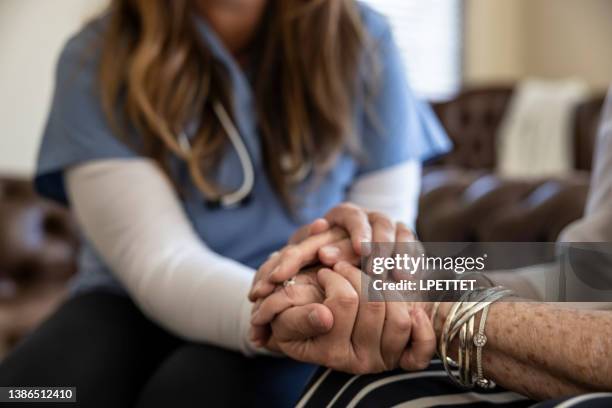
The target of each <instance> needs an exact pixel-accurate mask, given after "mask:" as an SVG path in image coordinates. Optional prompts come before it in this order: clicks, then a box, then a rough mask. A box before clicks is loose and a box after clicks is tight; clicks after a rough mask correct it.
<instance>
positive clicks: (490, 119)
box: [433, 87, 512, 169]
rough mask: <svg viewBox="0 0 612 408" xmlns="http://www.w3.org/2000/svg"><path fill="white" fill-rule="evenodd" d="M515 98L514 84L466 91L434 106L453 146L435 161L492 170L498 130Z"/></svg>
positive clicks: (468, 167)
mask: <svg viewBox="0 0 612 408" xmlns="http://www.w3.org/2000/svg"><path fill="white" fill-rule="evenodd" d="M511 97H512V88H511V87H495V88H486V89H471V90H466V91H464V92H462V93H461V94H459V95H458V96H456V97H455V98H453V99H452V100H450V101H447V102H443V103H438V104H434V105H433V109H434V111H435V112H436V114H437V115H438V118H439V119H440V121H441V122H442V125H443V126H444V128H445V129H446V131H447V133H448V135H449V137H450V138H451V140H452V141H453V144H454V149H453V151H452V152H450V153H449V154H447V155H445V156H444V157H442V158H441V159H440V160H438V161H437V162H436V164H439V165H447V166H457V167H462V168H465V169H493V168H495V165H496V140H495V137H496V133H497V129H498V127H499V125H500V124H501V122H502V120H503V117H504V113H505V112H506V109H507V107H508V104H509V102H510V99H511Z"/></svg>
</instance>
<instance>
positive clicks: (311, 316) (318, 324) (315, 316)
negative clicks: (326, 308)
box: [308, 310, 323, 328]
mask: <svg viewBox="0 0 612 408" xmlns="http://www.w3.org/2000/svg"><path fill="white" fill-rule="evenodd" d="M308 320H310V323H312V325H313V326H314V327H317V328H321V327H322V326H323V324H322V323H321V320H320V319H319V315H318V314H317V312H316V311H314V310H313V311H312V312H310V313H309V314H308Z"/></svg>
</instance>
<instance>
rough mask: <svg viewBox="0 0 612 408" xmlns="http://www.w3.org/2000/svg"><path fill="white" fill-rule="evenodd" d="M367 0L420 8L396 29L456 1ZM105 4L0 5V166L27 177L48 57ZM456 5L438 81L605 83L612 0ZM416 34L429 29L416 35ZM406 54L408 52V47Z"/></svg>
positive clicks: (609, 74)
mask: <svg viewBox="0 0 612 408" xmlns="http://www.w3.org/2000/svg"><path fill="white" fill-rule="evenodd" d="M368 1H369V2H370V4H372V5H373V6H374V7H380V8H381V9H383V11H385V10H390V11H391V12H390V13H389V14H391V15H392V16H393V14H394V13H393V11H395V10H400V8H401V9H402V10H407V11H406V12H407V13H408V12H409V13H420V14H417V15H410V18H406V19H405V20H403V21H402V20H401V19H400V20H397V22H396V24H395V25H396V28H399V29H398V31H405V32H408V31H409V27H406V26H411V25H412V24H411V22H419V21H420V20H418V18H420V16H421V14H422V16H423V18H427V17H428V16H430V14H432V10H434V6H432V4H434V3H435V4H436V6H435V7H436V8H440V7H444V3H445V1H446V2H448V4H449V5H450V4H455V0H436V1H435V2H434V0H368ZM106 2H107V0H53V1H39V0H1V1H0V49H2V56H1V57H0V58H1V63H0V114H1V120H0V172H4V173H7V172H8V173H16V174H23V175H29V174H31V173H32V171H33V169H34V162H35V156H36V150H37V146H38V142H39V138H40V135H41V131H42V128H43V126H44V120H45V117H46V114H47V111H48V104H49V100H50V98H51V91H52V87H53V70H54V65H55V61H56V58H57V54H58V52H59V50H60V48H61V45H62V44H63V43H64V42H65V40H66V38H67V37H68V36H69V35H70V34H71V33H72V32H74V31H75V30H76V29H77V28H78V27H79V26H80V25H81V24H82V23H83V22H84V21H86V20H87V18H89V17H90V16H92V15H93V14H95V13H96V12H97V11H98V10H101V9H102V8H103V6H104V4H106ZM408 3H410V4H411V5H410V8H408V6H407V4H408ZM463 5H464V10H463V13H462V14H463V16H464V21H463V24H462V26H463V38H462V42H461V43H460V45H459V46H458V50H459V51H458V52H461V53H462V58H460V59H457V60H458V64H461V65H462V67H461V70H459V69H458V70H457V71H456V72H458V73H459V74H458V75H461V77H460V78H459V79H460V80H461V79H462V81H450V82H449V81H447V83H455V82H459V86H472V85H482V84H486V83H491V82H505V83H513V82H515V81H517V80H520V79H522V78H525V77H529V76H539V77H552V78H558V77H569V76H575V77H579V78H583V79H585V80H586V81H587V82H588V83H589V84H590V85H591V87H592V88H594V90H603V89H604V88H605V87H606V86H607V84H608V83H609V82H611V81H612V41H611V40H610V39H612V24H611V23H610V22H611V21H612V0H464V4H463ZM415 18H416V19H415ZM421 23H422V21H421ZM421 25H426V24H421ZM442 26H444V24H440V25H437V27H442ZM426 32H431V27H430V30H429V31H423V33H426ZM423 36H425V37H427V36H428V35H421V34H419V36H417V37H418V38H422V37H423ZM399 40H400V42H401V40H402V38H400V39H399ZM420 45H421V47H422V44H420ZM406 54H407V55H412V54H414V52H412V50H410V49H408V51H407V52H406ZM428 55H431V52H429V53H428ZM414 59H416V60H422V59H423V58H418V56H417V57H414ZM445 61H447V60H445ZM409 65H410V61H409ZM425 71H426V70H425ZM436 72H438V71H436ZM448 72H449V73H452V72H453V71H452V70H448ZM412 80H413V82H414V81H418V78H415V77H414V76H413V78H412ZM461 82H462V83H463V84H461ZM413 85H414V86H415V88H418V86H419V84H418V83H417V84H413Z"/></svg>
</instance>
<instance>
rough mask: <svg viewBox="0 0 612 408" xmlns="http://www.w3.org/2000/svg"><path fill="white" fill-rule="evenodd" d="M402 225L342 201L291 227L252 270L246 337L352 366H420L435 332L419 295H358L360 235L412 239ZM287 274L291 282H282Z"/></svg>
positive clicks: (362, 370) (370, 369)
mask: <svg viewBox="0 0 612 408" xmlns="http://www.w3.org/2000/svg"><path fill="white" fill-rule="evenodd" d="M413 241H415V237H414V235H413V234H412V232H411V231H410V229H408V228H407V227H406V226H404V225H403V224H401V223H397V224H395V223H393V222H391V220H389V219H388V218H387V217H386V216H384V215H382V214H380V213H375V212H366V211H364V210H362V209H361V208H359V207H357V206H355V205H352V204H341V205H339V206H337V207H335V208H334V209H332V210H331V211H330V212H329V213H328V214H327V215H326V216H325V218H322V219H318V220H316V221H314V222H313V223H312V224H310V225H307V226H305V227H303V228H301V229H300V230H298V231H297V232H296V233H295V234H294V235H293V237H292V238H291V239H290V241H289V243H288V245H287V246H286V247H285V248H283V249H282V250H281V251H279V252H277V253H274V254H272V255H271V256H270V258H269V259H268V260H267V261H266V262H265V263H264V264H263V265H262V266H261V267H260V268H259V270H258V271H257V273H256V275H255V278H254V281H253V287H252V289H251V292H250V293H249V298H250V299H251V301H253V302H255V303H254V306H253V313H252V318H251V324H252V327H251V341H253V342H254V343H255V344H256V345H257V346H259V347H266V348H268V349H270V350H272V351H276V352H281V353H283V354H285V355H287V356H288V357H291V358H293V359H295V360H299V361H304V362H309V363H314V364H318V365H323V366H326V367H329V368H332V369H335V370H339V371H344V372H349V373H353V374H366V373H377V372H382V371H387V370H392V369H395V368H398V367H400V368H402V369H404V370H408V371H415V370H422V369H424V368H426V367H427V366H428V364H429V361H430V360H431V357H432V355H433V354H434V351H435V345H436V338H435V334H434V330H433V327H432V324H431V322H430V320H429V317H428V312H427V310H426V309H427V306H426V304H424V303H411V302H404V301H397V298H394V299H391V298H390V297H389V298H388V297H387V295H385V297H384V298H382V295H381V298H380V299H377V301H372V300H368V299H364V298H363V296H362V295H361V294H362V290H361V285H362V283H363V282H364V281H365V282H367V279H369V277H367V276H365V275H364V273H363V272H362V271H361V270H360V269H359V264H360V261H361V257H360V256H361V255H362V250H363V248H362V243H363V242H366V243H367V242H413ZM290 278H294V280H293V281H292V282H293V284H290V285H286V284H285V285H283V282H286V281H287V280H288V279H290Z"/></svg>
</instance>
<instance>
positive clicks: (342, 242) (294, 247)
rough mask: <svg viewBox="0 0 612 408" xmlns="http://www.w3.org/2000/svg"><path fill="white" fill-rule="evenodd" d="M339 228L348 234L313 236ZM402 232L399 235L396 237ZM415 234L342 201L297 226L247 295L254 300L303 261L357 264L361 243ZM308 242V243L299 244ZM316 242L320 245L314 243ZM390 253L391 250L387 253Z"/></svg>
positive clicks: (289, 275)
mask: <svg viewBox="0 0 612 408" xmlns="http://www.w3.org/2000/svg"><path fill="white" fill-rule="evenodd" d="M335 228H339V229H341V230H343V231H345V234H347V236H346V237H343V239H339V240H336V241H333V239H334V238H335V237H332V236H329V235H328V236H327V238H328V240H325V239H324V238H323V239H319V238H317V239H313V238H315V237H317V236H318V235H321V234H324V233H326V232H328V231H330V230H334V229H335ZM399 235H401V236H402V239H401V240H398V236H399ZM415 240H416V238H415V235H414V234H413V233H412V231H411V230H410V229H409V228H408V227H406V226H405V225H404V224H402V223H394V222H393V221H392V220H391V219H390V218H389V217H387V216H385V215H384V214H381V213H378V212H368V211H366V210H364V209H362V208H360V207H358V206H356V205H354V204H350V203H343V204H340V205H338V206H337V207H334V208H333V209H331V210H330V211H329V212H328V213H327V214H326V215H325V217H324V218H323V219H318V220H316V221H314V222H313V223H311V224H309V225H307V226H305V227H302V228H300V229H299V230H298V231H297V232H296V233H295V234H294V236H293V237H292V238H291V240H290V241H289V245H288V246H287V247H286V248H285V249H284V250H283V252H282V253H280V254H276V255H275V256H272V257H271V258H270V259H269V260H268V261H267V262H266V263H264V265H262V266H261V268H260V269H259V270H258V272H257V274H256V276H255V279H254V282H253V287H252V289H251V292H250V293H249V299H250V300H251V301H256V300H258V299H260V298H263V297H266V296H268V295H269V294H270V293H272V291H273V290H274V287H275V284H278V283H282V282H284V281H286V280H287V279H290V278H292V277H293V276H295V275H297V274H298V273H299V270H300V269H301V267H302V266H303V265H307V264H309V263H313V262H315V261H317V260H318V261H320V262H321V263H322V264H324V265H327V266H333V265H335V264H336V263H338V262H341V261H346V262H349V263H351V264H353V265H358V264H359V261H360V256H361V255H362V251H363V249H364V247H363V246H362V244H363V243H366V244H367V243H369V242H372V241H374V242H396V241H397V242H409V241H415ZM306 242H308V244H307V245H302V244H304V243H306ZM317 245H319V246H318V247H317ZM381 255H385V254H381ZM389 255H390V254H389Z"/></svg>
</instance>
